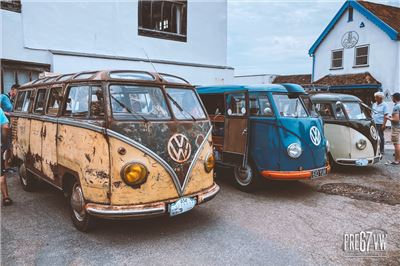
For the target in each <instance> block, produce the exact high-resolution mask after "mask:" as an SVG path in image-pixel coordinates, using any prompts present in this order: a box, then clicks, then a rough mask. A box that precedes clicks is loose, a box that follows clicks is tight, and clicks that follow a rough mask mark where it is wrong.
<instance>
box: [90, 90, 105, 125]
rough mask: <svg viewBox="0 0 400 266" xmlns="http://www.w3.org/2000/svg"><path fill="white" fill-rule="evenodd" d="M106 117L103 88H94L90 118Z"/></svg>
mask: <svg viewBox="0 0 400 266" xmlns="http://www.w3.org/2000/svg"><path fill="white" fill-rule="evenodd" d="M102 116H104V94H103V90H102V89H101V87H92V89H91V100H90V117H92V118H96V117H102Z"/></svg>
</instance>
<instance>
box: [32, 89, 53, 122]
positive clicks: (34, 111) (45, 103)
mask: <svg viewBox="0 0 400 266" xmlns="http://www.w3.org/2000/svg"><path fill="white" fill-rule="evenodd" d="M42 90H44V91H45V93H44V105H43V110H42V111H41V112H36V105H37V100H38V97H39V91H42ZM35 91H36V93H35V99H34V101H33V107H32V114H36V115H43V114H44V113H45V110H46V108H47V97H48V94H49V89H48V88H37V89H35Z"/></svg>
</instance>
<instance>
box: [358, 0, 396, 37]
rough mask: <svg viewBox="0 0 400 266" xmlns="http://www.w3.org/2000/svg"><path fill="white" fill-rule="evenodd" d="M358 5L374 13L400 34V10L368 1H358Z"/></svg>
mask: <svg viewBox="0 0 400 266" xmlns="http://www.w3.org/2000/svg"><path fill="white" fill-rule="evenodd" d="M358 3H359V4H361V5H362V6H363V7H365V8H366V9H368V10H369V11H370V12H371V13H373V14H374V15H375V16H377V17H378V18H379V19H380V20H382V21H383V22H385V23H386V24H387V25H389V26H390V27H391V28H393V29H394V30H395V31H397V32H400V8H398V7H395V6H388V5H382V4H377V3H371V2H367V1H358Z"/></svg>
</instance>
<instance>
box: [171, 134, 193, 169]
mask: <svg viewBox="0 0 400 266" xmlns="http://www.w3.org/2000/svg"><path fill="white" fill-rule="evenodd" d="M191 153H192V147H191V146H190V143H189V139H188V138H187V137H186V136H185V135H182V134H175V135H173V136H172V137H171V138H170V139H169V141H168V154H169V156H170V157H171V159H172V160H174V161H175V162H177V163H183V162H185V161H187V159H189V157H190V154H191Z"/></svg>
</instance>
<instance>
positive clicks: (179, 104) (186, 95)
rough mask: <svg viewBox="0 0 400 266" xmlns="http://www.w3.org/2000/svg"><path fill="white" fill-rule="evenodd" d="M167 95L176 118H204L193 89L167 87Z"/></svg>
mask: <svg viewBox="0 0 400 266" xmlns="http://www.w3.org/2000/svg"><path fill="white" fill-rule="evenodd" d="M167 96H168V100H169V101H170V105H171V107H172V111H173V112H174V115H175V117H176V119H179V120H188V119H189V120H190V119H192V120H197V119H204V118H206V115H205V113H204V111H203V108H202V107H201V104H200V101H199V99H198V98H197V96H196V93H195V92H194V91H193V90H190V89H175V88H174V89H172V88H167Z"/></svg>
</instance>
